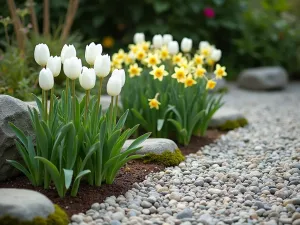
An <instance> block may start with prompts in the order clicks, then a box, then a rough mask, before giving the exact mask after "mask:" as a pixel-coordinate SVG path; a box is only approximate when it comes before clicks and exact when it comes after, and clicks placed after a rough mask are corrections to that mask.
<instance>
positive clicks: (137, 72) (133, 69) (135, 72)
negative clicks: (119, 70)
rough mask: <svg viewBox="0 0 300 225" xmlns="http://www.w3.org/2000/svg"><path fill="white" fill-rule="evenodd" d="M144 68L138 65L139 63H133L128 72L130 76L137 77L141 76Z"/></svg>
mask: <svg viewBox="0 0 300 225" xmlns="http://www.w3.org/2000/svg"><path fill="white" fill-rule="evenodd" d="M142 70H143V69H142V68H140V67H139V66H138V64H136V63H135V64H133V65H130V67H129V69H128V73H129V76H130V77H136V76H140V75H141V72H142Z"/></svg>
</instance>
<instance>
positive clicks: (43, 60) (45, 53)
mask: <svg viewBox="0 0 300 225" xmlns="http://www.w3.org/2000/svg"><path fill="white" fill-rule="evenodd" d="M49 57H50V51H49V48H48V46H47V45H46V44H38V45H36V46H35V48H34V59H35V61H36V63H37V64H39V65H40V66H43V67H44V66H46V65H47V61H48V59H49Z"/></svg>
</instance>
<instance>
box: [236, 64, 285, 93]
mask: <svg viewBox="0 0 300 225" xmlns="http://www.w3.org/2000/svg"><path fill="white" fill-rule="evenodd" d="M287 83H288V74H287V72H286V71H285V69H283V68H282V67H259V68H252V69H246V70H244V71H242V72H241V74H240V75H239V78H238V85H239V86H240V87H242V88H246V89H252V90H272V89H283V88H285V87H286V85H287Z"/></svg>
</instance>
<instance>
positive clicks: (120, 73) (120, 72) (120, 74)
mask: <svg viewBox="0 0 300 225" xmlns="http://www.w3.org/2000/svg"><path fill="white" fill-rule="evenodd" d="M111 76H112V77H115V78H117V79H119V80H121V85H122V87H123V86H124V84H125V80H126V76H125V71H124V70H123V69H120V70H118V69H115V70H114V71H113V72H112V74H111Z"/></svg>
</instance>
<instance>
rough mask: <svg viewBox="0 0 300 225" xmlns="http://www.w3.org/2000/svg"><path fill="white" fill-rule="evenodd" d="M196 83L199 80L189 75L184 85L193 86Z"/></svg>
mask: <svg viewBox="0 0 300 225" xmlns="http://www.w3.org/2000/svg"><path fill="white" fill-rule="evenodd" d="M194 84H197V82H196V81H195V80H194V79H193V77H192V75H191V74H190V75H188V76H187V77H186V78H185V80H184V87H186V88H187V87H191V86H193V85H194Z"/></svg>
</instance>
